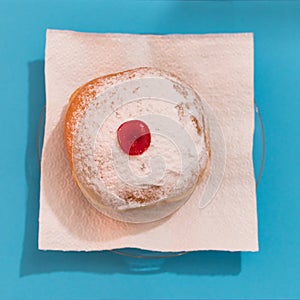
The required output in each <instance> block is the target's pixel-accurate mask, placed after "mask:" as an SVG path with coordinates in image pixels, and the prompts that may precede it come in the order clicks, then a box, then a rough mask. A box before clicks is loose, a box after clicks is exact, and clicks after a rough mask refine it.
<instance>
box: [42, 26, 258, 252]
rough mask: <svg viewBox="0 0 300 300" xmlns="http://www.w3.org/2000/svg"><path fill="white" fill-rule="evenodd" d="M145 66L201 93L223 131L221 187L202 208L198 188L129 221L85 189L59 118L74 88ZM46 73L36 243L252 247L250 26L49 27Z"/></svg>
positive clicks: (49, 246) (67, 247) (80, 247)
mask: <svg viewBox="0 0 300 300" xmlns="http://www.w3.org/2000/svg"><path fill="white" fill-rule="evenodd" d="M141 66H149V67H155V68H159V69H162V70H165V71H168V72H171V73H174V74H176V75H177V76H178V77H179V78H182V79H183V80H184V81H185V82H187V83H188V84H190V85H191V86H192V87H193V88H194V89H195V90H196V91H197V92H198V93H199V94H200V95H201V96H203V97H204V99H205V100H206V101H207V102H208V104H209V106H210V108H211V110H212V111H213V112H214V114H215V116H216V118H217V120H218V122H219V125H220V127H221V129H222V132H223V136H224V142H225V145H226V164H225V170H224V176H223V179H222V182H221V185H220V187H219V189H218V191H217V193H216V195H215V196H214V198H213V199H212V201H211V202H210V203H209V204H208V205H207V206H205V207H204V208H199V197H201V191H200V190H199V188H197V189H196V190H195V192H194V193H193V195H192V197H191V198H190V199H189V201H188V202H187V203H186V204H185V205H184V206H183V207H182V208H180V209H179V210H178V211H177V212H176V213H175V214H173V215H172V216H171V217H169V218H167V219H165V220H162V221H158V222H154V223H148V224H127V223H123V222H118V221H114V220H112V219H110V218H108V217H106V216H104V215H102V214H101V213H99V212H98V211H96V210H95V209H94V208H93V207H92V206H91V205H90V204H89V203H88V202H87V201H86V200H85V198H84V196H83V195H82V194H81V192H80V190H79V188H78V187H77V185H76V184H75V182H74V181H73V179H72V176H71V170H70V167H69V162H68V160H67V155H66V150H65V146H64V139H63V123H64V114H65V109H66V106H67V104H68V100H69V97H70V95H71V94H72V93H73V91H74V90H75V89H77V88H78V87H79V86H81V85H82V84H84V83H86V82H87V81H89V80H91V79H94V78H97V77H100V76H102V75H106V74H110V73H115V72H120V71H123V70H128V69H133V68H137V67H141ZM45 76H46V97H47V99H46V124H45V134H44V146H43V152H42V161H41V188H40V216H39V249H43V250H64V251H74V250H75V251H93V250H104V249H115V248H123V247H136V248H142V249H148V250H157V251H182V250H186V251H191V250H229V251H257V250H258V236H257V213H256V195H255V192H256V191H255V180H254V174H253V162H252V146H253V131H254V111H253V99H254V96H253V36H252V34H251V33H245V34H215V35H164V36H158V35H131V34H91V33H77V32H71V31H60V30H48V31H47V40H46V57H45ZM200 189H201V187H200Z"/></svg>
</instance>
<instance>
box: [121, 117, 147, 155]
mask: <svg viewBox="0 0 300 300" xmlns="http://www.w3.org/2000/svg"><path fill="white" fill-rule="evenodd" d="M117 136H118V142H119V145H120V147H121V149H122V150H123V151H124V152H125V153H126V154H128V155H140V154H142V153H144V152H145V151H146V150H147V149H148V148H149V146H150V143H151V134H150V130H149V127H148V126H147V125H146V124H145V123H144V122H142V121H140V120H130V121H127V122H125V123H123V124H122V125H120V127H119V128H118V130H117Z"/></svg>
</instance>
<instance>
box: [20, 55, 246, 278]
mask: <svg viewBox="0 0 300 300" xmlns="http://www.w3.org/2000/svg"><path fill="white" fill-rule="evenodd" d="M28 71H29V79H28V80H29V83H28V84H29V96H28V105H29V109H28V112H29V115H28V123H29V125H28V137H27V149H26V165H25V169H26V179H27V205H26V223H25V234H24V242H23V252H22V260H21V266H20V276H28V275H31V274H37V273H49V272H59V271H64V272H68V271H80V272H92V273H100V274H101V273H103V274H113V273H123V274H131V273H135V274H136V272H140V273H142V274H149V273H161V272H172V273H178V274H191V275H193V274H194V275H237V274H239V273H240V271H241V254H240V253H239V252H225V251H201V252H193V253H188V254H186V255H183V256H180V257H176V258H170V259H167V260H156V261H154V260H152V262H151V260H137V259H130V258H126V257H122V256H118V255H116V254H114V253H111V252H109V251H102V252H62V251H39V250H38V215H39V190H40V169H39V160H38V155H37V153H38V144H37V135H38V131H39V120H40V116H41V114H42V112H43V108H44V105H45V83H44V82H45V80H44V61H42V60H37V61H33V62H30V63H29V65H28ZM41 125H42V126H41V128H43V124H41ZM41 134H42V133H41ZM151 264H152V265H153V266H154V267H153V268H151ZM149 266H150V267H149Z"/></svg>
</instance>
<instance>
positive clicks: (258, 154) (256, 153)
mask: <svg viewBox="0 0 300 300" xmlns="http://www.w3.org/2000/svg"><path fill="white" fill-rule="evenodd" d="M254 112H255V130H254V137H253V164H254V174H255V180H256V188H257V187H258V186H259V183H260V180H261V176H262V172H263V168H264V161H265V150H266V144H265V134H264V126H263V121H262V117H261V114H260V111H259V108H258V106H257V104H256V102H255V103H254ZM44 121H45V109H44V110H43V111H42V113H41V117H40V122H39V127H38V135H37V155H38V159H39V162H40V160H41V153H42V147H43V136H44V126H43V124H44ZM111 252H113V253H115V254H118V255H122V256H125V257H129V258H143V259H164V258H171V257H176V256H181V255H184V254H185V253H188V252H185V251H183V252H158V251H148V250H142V249H136V248H123V249H114V250H111ZM131 264H132V261H131ZM131 267H132V266H131ZM140 267H141V266H140V265H137V268H138V269H140ZM149 267H150V268H151V266H149V264H147V271H149ZM153 268H154V269H156V268H157V263H154V264H153ZM139 271H140V270H139Z"/></svg>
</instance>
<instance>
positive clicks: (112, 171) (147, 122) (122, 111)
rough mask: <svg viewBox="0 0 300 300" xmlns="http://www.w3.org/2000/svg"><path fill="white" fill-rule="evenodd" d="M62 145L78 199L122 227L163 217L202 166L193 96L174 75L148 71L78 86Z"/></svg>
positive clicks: (204, 144)
mask: <svg viewBox="0 0 300 300" xmlns="http://www.w3.org/2000/svg"><path fill="white" fill-rule="evenodd" d="M64 139H65V145H66V151H67V156H68V160H69V162H70V168H71V171H72V176H73V178H74V180H75V182H76V183H77V185H78V187H79V189H80V190H81V192H82V194H83V195H84V196H85V198H86V199H87V200H88V202H89V203H90V204H92V205H93V206H94V207H95V208H96V209H97V210H98V211H99V212H101V213H102V214H104V215H106V216H108V217H110V218H113V219H116V220H119V221H123V222H129V223H146V222H154V221H157V220H160V219H162V218H165V217H167V216H169V215H171V214H172V213H174V212H175V211H176V210H178V209H179V208H180V207H181V206H182V205H184V203H185V202H186V201H187V200H188V199H189V198H190V196H191V194H192V193H193V191H194V189H195V187H196V186H197V185H199V184H201V183H202V181H203V177H204V174H205V173H206V171H207V170H208V168H209V165H210V164H209V161H210V136H209V124H208V121H207V118H206V115H205V110H204V108H203V102H202V100H201V98H200V97H199V95H198V94H197V93H196V92H195V91H194V90H193V89H192V87H190V86H189V85H188V84H186V83H184V82H183V81H182V80H181V79H179V78H177V76H175V75H173V74H170V73H168V72H165V71H162V70H159V69H154V68H148V67H142V68H137V69H133V70H127V71H123V72H119V73H115V74H109V75H105V76H101V77H99V78H96V79H93V80H91V81H89V82H87V83H85V84H84V85H82V86H81V87H79V88H78V89H77V90H76V91H75V92H74V93H73V94H72V95H71V97H70V99H69V103H68V107H67V111H66V115H65V123H64Z"/></svg>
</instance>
